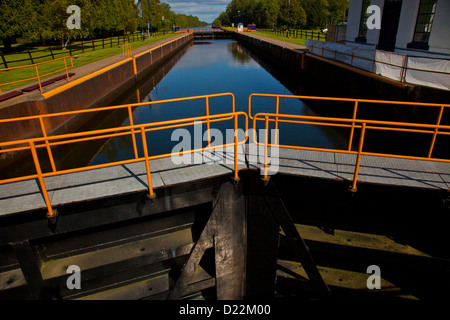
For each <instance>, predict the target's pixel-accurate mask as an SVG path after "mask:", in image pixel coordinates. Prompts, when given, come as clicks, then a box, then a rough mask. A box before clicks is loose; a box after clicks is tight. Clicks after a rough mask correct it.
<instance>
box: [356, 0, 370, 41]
mask: <svg viewBox="0 0 450 320" xmlns="http://www.w3.org/2000/svg"><path fill="white" fill-rule="evenodd" d="M370 2H371V0H363V3H362V8H361V19H360V20H359V33H358V37H357V38H356V39H355V41H356V42H364V43H365V42H367V19H368V18H369V14H368V13H367V8H368V7H369V6H370Z"/></svg>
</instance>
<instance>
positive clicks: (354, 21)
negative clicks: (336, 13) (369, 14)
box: [345, 0, 362, 42]
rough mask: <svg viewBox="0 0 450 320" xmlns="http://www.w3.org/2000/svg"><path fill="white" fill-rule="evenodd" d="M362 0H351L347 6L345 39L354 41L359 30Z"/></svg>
mask: <svg viewBox="0 0 450 320" xmlns="http://www.w3.org/2000/svg"><path fill="white" fill-rule="evenodd" d="M361 8H362V0H351V1H350V3H349V7H348V21H347V36H346V38H345V41H348V42H354V41H355V38H356V37H357V36H358V32H359V19H360V15H361Z"/></svg>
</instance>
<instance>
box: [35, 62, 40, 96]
mask: <svg viewBox="0 0 450 320" xmlns="http://www.w3.org/2000/svg"><path fill="white" fill-rule="evenodd" d="M34 67H35V68H36V77H37V79H38V82H39V90H40V91H41V92H42V85H41V79H40V78H39V71H38V65H37V64H35V65H34Z"/></svg>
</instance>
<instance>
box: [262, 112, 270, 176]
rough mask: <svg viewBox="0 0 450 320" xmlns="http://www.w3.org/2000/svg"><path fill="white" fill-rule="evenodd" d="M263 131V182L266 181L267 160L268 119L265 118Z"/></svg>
mask: <svg viewBox="0 0 450 320" xmlns="http://www.w3.org/2000/svg"><path fill="white" fill-rule="evenodd" d="M264 127H265V131H264V177H263V180H264V181H268V180H269V179H268V177H267V167H268V158H269V117H268V116H266V117H265V125H264Z"/></svg>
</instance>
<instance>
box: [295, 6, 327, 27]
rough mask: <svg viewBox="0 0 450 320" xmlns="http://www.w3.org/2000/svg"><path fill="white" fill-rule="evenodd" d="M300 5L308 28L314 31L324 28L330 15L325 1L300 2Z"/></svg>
mask: <svg viewBox="0 0 450 320" xmlns="http://www.w3.org/2000/svg"><path fill="white" fill-rule="evenodd" d="M301 4H302V7H303V8H304V9H305V12H306V24H307V26H308V27H310V28H312V29H314V28H322V27H325V26H326V24H327V21H328V20H329V19H328V16H329V15H330V12H329V11H328V1H327V0H302V3H301Z"/></svg>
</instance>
